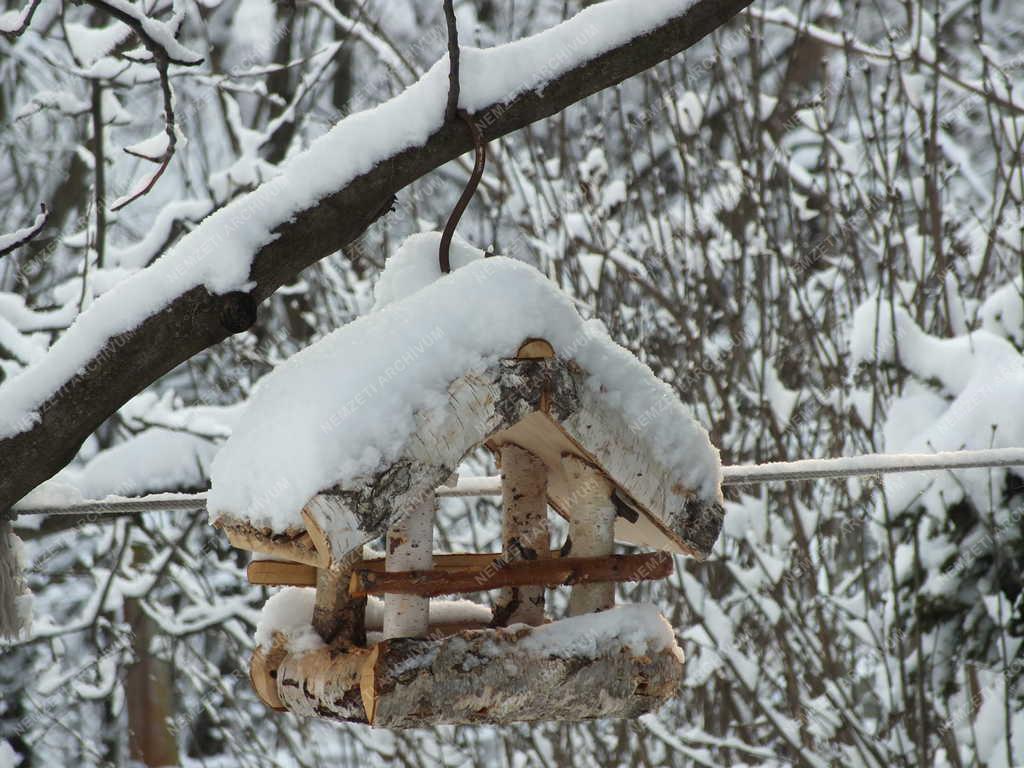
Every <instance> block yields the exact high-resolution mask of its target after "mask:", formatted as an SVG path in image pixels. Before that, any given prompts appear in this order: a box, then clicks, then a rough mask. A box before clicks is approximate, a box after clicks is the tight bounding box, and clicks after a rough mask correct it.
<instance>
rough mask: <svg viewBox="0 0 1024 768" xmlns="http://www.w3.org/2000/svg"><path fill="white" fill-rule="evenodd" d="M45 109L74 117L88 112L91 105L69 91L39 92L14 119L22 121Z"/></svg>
mask: <svg viewBox="0 0 1024 768" xmlns="http://www.w3.org/2000/svg"><path fill="white" fill-rule="evenodd" d="M43 109H56V110H58V111H59V112H61V113H63V114H64V115H67V116H72V117H73V116H76V115H84V114H85V113H86V112H88V111H89V109H90V104H89V102H88V101H85V100H83V99H80V98H78V97H77V96H75V95H74V94H71V93H68V92H67V91H39V93H37V94H36V95H35V96H33V97H32V100H31V101H30V102H29V103H28V104H26V105H25V106H23V107H21V109H19V110H18V111H17V112H15V113H14V119H15V120H21V119H23V118H26V117H28V116H29V115H34V114H35V113H36V112H39V111H40V110H43Z"/></svg>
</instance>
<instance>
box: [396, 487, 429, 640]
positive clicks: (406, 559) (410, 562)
mask: <svg viewBox="0 0 1024 768" xmlns="http://www.w3.org/2000/svg"><path fill="white" fill-rule="evenodd" d="M435 506H436V499H435V497H434V494H433V493H428V494H427V496H426V498H424V499H423V500H421V501H420V503H419V504H417V505H416V507H415V508H413V509H411V510H410V511H409V513H408V514H407V515H406V516H405V517H403V518H402V519H401V520H399V521H398V522H397V523H395V524H394V525H392V526H391V527H390V528H389V529H388V543H387V547H388V550H387V560H386V564H385V568H386V570H387V572H388V573H393V572H394V571H412V570H417V569H429V568H431V567H432V566H433V563H434V507H435ZM429 626H430V598H429V597H420V596H417V595H410V594H396V593H390V592H388V593H385V594H384V637H386V638H392V637H423V636H424V635H426V634H427V628H428V627H429Z"/></svg>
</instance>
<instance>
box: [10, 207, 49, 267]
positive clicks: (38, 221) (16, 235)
mask: <svg viewBox="0 0 1024 768" xmlns="http://www.w3.org/2000/svg"><path fill="white" fill-rule="evenodd" d="M39 207H40V208H41V209H42V210H41V212H40V213H39V214H38V215H37V216H36V218H35V221H33V222H32V224H30V225H29V226H27V227H24V228H23V229H19V230H18V231H17V232H11V233H10V234H9V235H0V258H2V257H4V256H6V255H7V254H8V253H11V252H12V251H14V250H17V249H18V248H21V246H23V245H25V244H26V243H28V242H30V241H31V240H32V238H34V237H35V236H36V235H38V234H39V233H40V232H42V231H43V227H45V226H46V220H47V219H48V218H49V217H50V212H49V211H48V210H46V204H45V203H40V204H39Z"/></svg>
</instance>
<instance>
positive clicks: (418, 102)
mask: <svg viewBox="0 0 1024 768" xmlns="http://www.w3.org/2000/svg"><path fill="white" fill-rule="evenodd" d="M90 2H92V3H93V4H95V5H98V6H101V7H104V8H105V9H106V8H108V7H109V8H114V9H120V10H118V13H120V14H121V15H122V16H125V17H127V18H129V19H130V23H133V24H136V25H139V26H140V27H141V28H142V29H143V31H144V32H146V34H147V37H146V38H145V39H147V40H153V41H155V42H156V43H159V45H154V49H155V50H156V53H155V54H154V56H155V57H156V58H157V59H158V60H159V59H160V57H163V59H164V61H165V62H168V61H170V59H171V58H178V59H180V60H182V61H186V62H190V63H191V60H190V59H188V58H187V57H184V56H182V55H181V53H180V51H177V49H173V50H172V51H171V53H170V54H168V53H166V49H165V48H164V47H163V45H169V41H168V40H166V39H164V37H163V36H161V35H159V34H157V33H155V32H154V29H156V28H155V27H154V26H153V25H143V24H142V22H141V21H140V20H139V19H138V18H134V17H131V16H130V15H129V14H128V12H127V11H125V10H124V7H123V6H124V5H125V4H124V3H123V2H121V0H118V1H117V2H113V0H90ZM749 2H750V0H648V2H645V3H643V4H637V3H634V2H632V0H608V1H607V2H604V3H600V4H598V5H593V6H590V7H588V8H587V9H585V10H584V11H581V12H580V13H579V14H577V15H576V16H575V17H573V18H571V19H569V20H568V21H565V22H563V23H561V24H559V25H557V26H555V27H552V28H551V29H548V30H545V31H543V32H541V33H539V34H537V35H534V36H532V37H529V38H525V39H522V40H518V41H516V42H513V43H509V44H506V45H501V46H497V47H495V48H491V49H487V50H477V49H473V48H463V49H462V50H461V64H462V67H461V70H462V76H461V89H460V99H459V106H460V108H462V109H464V110H466V111H467V112H469V113H470V114H471V116H472V118H473V119H474V121H475V122H476V123H477V125H478V127H479V128H480V130H481V132H482V134H483V135H484V137H485V139H488V140H490V139H495V138H498V137H500V136H504V135H505V134H508V133H510V132H512V131H515V130H518V129H520V128H522V127H524V126H526V125H529V124H530V123H533V122H536V121H537V120H540V119H543V118H545V117H548V116H550V115H553V114H555V113H557V112H559V111H561V110H562V109H565V108H566V107H567V106H569V105H571V104H573V103H575V102H577V101H580V100H582V99H583V98H585V97H587V96H589V95H591V94H593V93H596V92H598V91H600V90H602V89H604V88H607V87H609V86H612V85H615V84H617V83H619V82H621V81H622V80H624V79H626V78H627V77H631V76H633V75H636V74H638V73H640V72H643V71H644V70H646V69H648V68H650V67H652V66H654V65H656V64H658V63H660V62H662V61H664V60H665V59H667V58H669V57H671V56H673V55H674V54H676V53H679V52H680V51H683V50H685V49H687V48H689V47H690V46H692V45H694V44H695V43H697V42H698V41H700V40H701V39H703V38H704V37H705V36H707V35H708V34H710V33H711V32H713V31H714V30H716V29H717V28H718V27H720V26H721V25H722V24H724V23H725V22H726V21H728V20H729V19H730V18H732V17H733V16H735V14H736V13H738V12H739V11H740V10H742V9H743V8H744V7H746V6H747V5H748V4H749ZM111 3H112V4H111ZM115 15H117V14H115ZM119 18H120V16H119ZM126 23H129V22H126ZM448 69H449V67H448V61H447V57H444V58H442V59H441V60H440V61H438V62H437V63H436V64H435V65H434V66H433V67H432V68H431V69H430V70H429V71H428V72H427V73H426V74H425V75H424V76H423V77H422V78H421V79H420V80H419V81H418V82H416V83H414V84H413V85H411V86H410V87H409V88H407V89H406V90H405V91H404V92H402V93H401V94H399V95H398V96H396V97H394V98H393V99H391V100H390V101H388V102H385V103H383V104H381V105H380V106H378V107H376V108H374V109H370V110H367V111H365V112H361V113H358V114H354V115H351V116H349V117H347V118H345V119H344V120H342V121H341V122H340V123H338V124H337V125H336V126H335V127H334V128H333V129H331V130H330V131H329V132H328V133H327V134H326V135H324V136H322V137H321V138H320V139H318V140H317V141H315V142H314V143H313V144H312V146H310V148H309V149H307V150H306V151H305V152H303V153H302V154H300V155H297V156H295V157H294V158H291V159H290V160H289V161H288V162H287V163H286V164H285V166H284V168H283V172H282V173H281V174H280V175H279V176H278V177H276V178H274V179H271V180H269V181H268V182H265V183H264V184H263V185H261V186H260V187H258V188H257V189H255V190H253V192H251V193H249V194H248V195H245V196H243V197H241V198H239V199H237V200H235V201H233V202H232V203H231V204H229V205H228V206H225V207H224V208H222V209H220V210H218V211H217V212H216V213H214V214H213V215H211V216H209V217H208V218H206V219H205V220H204V221H203V222H202V223H201V224H200V225H199V226H198V227H196V228H195V229H194V230H192V231H191V232H189V233H188V234H187V235H185V237H183V238H182V239H181V240H180V241H179V242H178V243H177V244H176V245H175V246H174V247H173V248H172V249H171V250H170V251H169V252H168V253H166V254H164V256H163V257H161V258H160V259H158V260H157V261H156V262H155V263H154V264H152V265H151V266H149V267H147V268H146V269H143V270H140V271H139V272H137V273H136V274H134V275H133V276H132V277H130V278H128V279H126V280H124V281H123V282H121V283H119V284H118V285H117V286H116V287H115V288H114V289H112V290H110V291H108V292H107V293H105V294H104V295H103V296H101V297H100V298H99V299H97V301H96V302H95V303H93V304H92V305H91V306H90V307H89V309H88V310H87V311H86V312H84V313H83V314H82V315H81V316H80V317H79V318H78V320H77V321H76V322H75V324H74V325H73V326H72V327H71V328H69V329H68V331H67V332H66V333H65V334H64V335H63V336H62V337H61V338H60V339H59V340H58V341H57V342H56V343H55V344H54V345H53V347H52V348H51V349H50V351H49V352H48V353H47V354H46V355H45V356H44V357H43V358H42V359H41V360H39V361H38V362H37V363H36V364H34V365H32V366H30V367H29V368H27V369H25V370H24V371H23V372H22V373H21V374H19V375H18V376H16V377H14V378H12V379H10V380H8V381H7V382H5V383H4V384H3V385H2V386H0V463H3V464H4V466H5V468H6V469H7V471H6V472H4V473H3V476H2V477H0V509H3V508H5V507H9V506H10V505H11V504H13V503H14V502H15V501H17V500H18V499H19V498H20V497H21V496H23V495H24V494H25V493H27V492H28V491H29V490H31V489H32V488H33V487H34V486H35V485H37V484H38V483H40V482H42V481H43V480H44V479H46V478H47V477H49V476H50V475H52V474H53V473H54V472H56V471H57V470H58V469H60V467H62V466H63V465H64V464H65V463H66V462H67V461H68V460H69V459H70V457H71V456H72V455H73V454H74V450H75V447H76V446H78V445H80V444H81V442H82V441H83V440H84V439H85V438H86V437H87V436H88V435H89V434H90V433H91V432H92V431H93V430H94V429H95V428H96V427H97V426H98V425H99V424H100V423H101V422H102V421H103V420H104V419H105V418H107V417H108V416H109V415H110V414H111V413H113V412H114V411H116V410H117V408H118V407H120V405H122V404H123V403H124V402H126V401H127V400H128V399H129V398H130V397H131V396H133V395H134V394H136V393H137V392H138V391H140V390H141V389H142V388H144V387H145V386H147V385H148V384H150V383H151V382H152V381H154V380H155V379H156V378H158V377H159V376H161V375H163V373H165V372H166V371H168V370H170V369H171V368H173V367H174V366H175V365H177V364H179V363H181V362H183V361H184V360H187V359H188V358H189V357H191V356H192V355H194V354H196V353H198V352H200V351H201V350H203V349H205V348H207V347H209V346H211V345H213V344H215V343H217V342H219V341H221V340H223V339H224V338H226V337H227V336H228V335H230V334H232V333H237V332H240V331H242V330H245V329H246V328H247V327H248V326H249V325H251V323H252V322H254V320H255V311H256V303H257V302H259V301H261V300H263V299H264V298H266V297H267V296H269V295H270V294H271V293H273V291H274V290H275V289H276V288H277V287H278V286H280V285H282V284H284V283H285V282H287V281H290V280H292V279H293V278H294V276H295V275H296V274H297V273H298V272H299V271H300V270H302V269H304V268H305V267H307V266H309V265H310V264H313V263H315V262H316V261H317V260H319V259H321V258H323V257H325V256H327V255H328V254H330V253H333V252H335V251H337V250H339V249H340V248H342V247H343V246H345V245H346V244H348V243H350V242H352V241H353V240H354V239H356V238H357V237H358V236H359V235H361V234H362V233H363V232H364V231H365V230H366V228H367V227H368V226H369V225H370V224H372V223H373V222H374V221H375V220H376V219H377V218H379V217H380V216H382V215H384V213H386V211H387V210H388V209H389V208H390V205H391V202H392V199H393V197H394V195H395V194H396V193H397V192H399V191H400V190H401V189H402V188H404V187H405V186H407V185H408V184H410V183H412V182H413V181H415V180H416V179H418V178H420V177H421V176H423V175H425V174H427V173H429V172H430V171H432V170H434V169H436V168H438V167H440V166H441V165H443V164H444V163H446V162H448V161H450V160H452V159H454V158H456V157H458V156H459V155H461V154H462V153H464V152H465V151H467V150H468V149H469V148H470V147H471V136H470V132H469V131H468V130H467V128H466V126H465V125H463V124H461V123H458V122H457V123H445V121H444V109H445V105H446V97H447V93H448V88H447V86H448V77H447V76H448ZM168 138H170V135H169V136H168Z"/></svg>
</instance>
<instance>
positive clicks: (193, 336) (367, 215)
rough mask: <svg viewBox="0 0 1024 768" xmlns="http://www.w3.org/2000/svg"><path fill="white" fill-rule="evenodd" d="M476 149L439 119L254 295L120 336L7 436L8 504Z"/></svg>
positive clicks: (550, 89)
mask: <svg viewBox="0 0 1024 768" xmlns="http://www.w3.org/2000/svg"><path fill="white" fill-rule="evenodd" d="M749 3H750V0H696V2H694V3H693V4H692V5H691V6H689V7H688V8H687V9H686V10H685V11H682V12H680V14H679V15H677V16H675V17H673V18H671V19H669V20H668V21H666V22H665V23H664V24H662V25H661V26H659V27H656V28H655V29H653V30H652V31H650V32H648V33H647V34H644V35H641V36H639V37H636V38H634V39H632V40H630V41H629V42H627V43H625V44H623V45H620V46H618V47H616V48H613V49H611V50H609V51H606V52H605V53H603V54H600V55H598V56H596V57H594V58H591V59H590V60H589V61H586V62H585V63H582V64H580V65H578V66H575V67H574V68H571V69H568V70H567V71H565V72H564V73H563V74H560V75H557V76H555V77H554V78H552V79H551V80H550V81H548V82H547V84H546V85H545V87H544V88H543V89H542V91H540V92H538V91H535V90H530V91H527V92H525V93H522V94H520V95H519V96H517V97H515V98H514V99H513V100H512V101H511V102H510V103H496V104H493V105H491V106H489V107H488V108H484V109H480V110H478V111H477V112H476V113H475V114H474V115H473V117H474V119H475V121H476V123H477V125H479V127H480V129H481V131H482V132H483V135H484V137H485V138H486V139H488V140H490V139H495V138H498V137H500V136H504V135H506V134H508V133H511V132H512V131H515V130H518V129H520V128H522V127H524V126H526V125H529V124H530V123H533V122H536V121H538V120H541V119H543V118H545V117H548V116H550V115H553V114H555V113H557V112H559V111H561V110H563V109H565V108H566V107H568V106H569V105H571V104H574V103H575V102H577V101H580V100H581V99H583V98H585V97H587V96H589V95H591V94H593V93H596V92H597V91H600V90H602V89H604V88H607V87H609V86H612V85H615V84H617V83H620V82H621V81H623V80H625V79H626V78H628V77H631V76H633V75H635V74H638V73H640V72H643V71H644V70H646V69H649V68H650V67H652V66H654V65H656V64H658V63H660V62H662V61H664V60H666V59H668V58H669V57H671V56H673V55H675V54H677V53H679V52H680V51H683V50H685V49H686V48H689V47H690V46H692V45H693V44H695V43H696V42H698V41H699V40H701V39H702V38H704V37H705V36H707V35H708V34H710V33H711V32H713V31H714V30H715V29H717V28H718V27H719V26H721V25H722V24H724V23H725V22H726V21H727V20H729V19H730V18H732V17H733V16H734V15H735V14H736V13H738V12H739V11H740V10H742V9H743V8H744V7H746V6H747V5H748V4H749ZM470 148H471V138H470V135H469V132H468V131H467V130H466V127H465V126H464V125H462V124H460V123H446V124H443V125H441V126H439V127H438V129H437V130H436V131H435V132H434V133H433V134H432V135H431V136H430V138H429V139H428V140H427V141H426V142H425V143H424V144H422V145H420V146H416V147H412V148H409V149H405V150H402V151H400V152H397V153H395V154H393V155H392V156H390V157H387V158H385V159H383V160H381V161H380V162H379V163H378V164H377V165H376V166H375V167H374V168H373V169H372V170H370V171H368V172H367V173H364V174H363V175H361V176H358V177H356V178H355V179H353V180H352V181H351V182H350V183H349V184H348V185H347V186H345V187H344V188H343V189H339V190H338V191H337V192H335V193H333V194H331V195H328V196H327V197H325V198H323V199H321V200H320V201H318V202H317V204H316V205H313V206H311V207H309V208H307V209H306V210H303V211H300V212H299V213H298V214H297V215H296V216H294V218H292V219H291V220H290V221H288V222H287V223H284V224H282V225H280V226H279V227H277V228H276V230H275V235H276V239H275V240H273V241H272V242H270V243H269V244H267V245H266V246H264V247H263V248H261V249H260V251H259V252H258V253H257V254H256V255H255V258H254V260H253V262H252V268H251V271H250V279H251V281H252V282H253V284H254V288H253V289H252V291H251V293H249V294H239V293H237V292H236V293H228V294H223V295H212V294H210V293H209V292H208V291H207V290H206V288H205V287H202V286H198V287H195V288H192V289H191V290H188V291H186V292H185V293H183V294H181V295H179V296H178V297H177V298H175V299H174V300H173V301H171V302H170V303H169V304H168V305H167V306H165V307H164V308H163V309H161V310H159V311H158V312H156V313H155V314H153V315H151V316H150V317H149V318H147V319H146V320H144V321H143V322H142V323H141V324H140V325H138V326H137V327H136V328H134V329H133V330H131V331H130V332H127V333H122V334H120V335H118V336H115V337H113V338H111V339H110V340H109V341H108V343H107V346H106V347H105V348H104V349H103V350H102V351H101V352H100V353H99V354H98V355H96V356H95V357H94V358H93V359H92V360H90V361H89V362H88V363H87V364H86V365H85V366H82V368H81V370H80V371H79V373H78V374H77V375H75V376H74V377H72V378H71V379H70V380H69V381H66V382H64V383H63V385H62V386H60V388H59V389H57V391H56V392H55V393H54V394H52V395H51V396H50V397H49V398H47V400H46V401H45V402H44V403H43V404H42V405H41V406H40V408H39V409H38V418H36V419H34V420H33V423H32V424H31V426H29V427H28V428H27V429H26V430H24V431H22V432H19V433H17V434H15V435H13V436H11V437H8V438H6V439H4V440H0V465H2V466H3V469H4V471H3V472H2V473H0V510H4V509H7V508H9V507H10V506H11V505H13V504H14V502H16V501H17V500H18V499H20V498H21V497H22V496H24V495H25V494H26V493H28V491H30V490H31V489H32V488H34V487H35V486H36V485H38V484H39V483H41V482H42V481H44V480H46V479H47V478H49V477H51V476H52V475H53V474H54V473H55V472H57V471H58V470H59V469H61V467H63V466H64V465H65V464H67V463H68V462H69V461H71V459H72V458H74V456H75V454H76V453H77V451H78V447H79V446H80V445H81V443H82V441H83V440H85V438H86V437H88V435H89V434H91V433H92V431H93V430H95V429H96V428H97V427H98V426H99V425H100V424H101V423H102V422H103V420H104V419H106V418H107V417H109V416H110V414H112V413H114V412H115V411H116V410H117V409H118V408H119V407H120V406H121V405H123V404H124V403H125V402H127V401H128V400H129V399H130V398H131V397H133V396H134V395H136V394H137V393H138V392H140V391H141V390H142V389H144V388H145V387H146V386H148V385H149V384H151V383H152V382H153V381H155V380H156V379H158V378H159V377H160V376H162V375H163V374H165V373H167V372H168V371H170V370H172V369H173V368H174V367H175V366H177V365H179V364H180V363H182V362H184V361H185V360H187V359H189V358H190V357H192V356H193V355H195V354H197V353H198V352H201V351H202V350H204V349H206V348H207V347H210V346H212V345H214V344H216V343H218V342H220V341H222V340H224V339H225V338H226V337H227V336H229V335H230V334H232V333H237V332H239V331H241V330H244V329H245V328H247V327H248V325H249V324H251V323H252V322H253V321H254V319H255V302H258V301H262V300H263V299H265V298H267V297H268V296H270V295H271V294H272V293H273V292H274V291H275V290H276V289H277V288H278V287H279V286H281V285H283V284H285V283H288V282H291V281H293V280H294V279H295V276H296V274H297V273H298V272H300V271H301V270H302V269H305V268H306V267H308V266H309V265H311V264H313V263H315V262H316V261H318V260H319V259H321V258H324V257H325V256H327V255H329V254H331V253H334V252H335V251H337V250H339V249H340V248H342V247H343V246H345V245H347V244H348V243H350V242H352V241H353V240H355V239H356V238H357V237H358V236H359V235H360V234H362V232H363V231H364V230H365V229H366V228H367V227H369V226H370V224H372V223H373V222H374V221H375V220H376V219H377V218H379V217H380V216H381V215H382V214H383V213H384V212H385V211H387V210H388V208H389V206H390V203H391V200H392V198H393V197H394V195H395V194H396V193H397V192H399V191H400V190H401V189H403V188H404V187H406V186H408V185H409V184H410V183H412V182H413V181H415V180H416V179H418V178H420V177H421V176H423V175H425V174H427V173H429V172H430V171H432V170H434V169H435V168H438V167H439V166H441V165H443V164H445V163H446V162H449V161H450V160H452V159H454V158H456V157H458V156H459V155H461V154H463V153H464V152H466V151H467V150H469V149H470ZM353 151H358V148H353Z"/></svg>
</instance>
